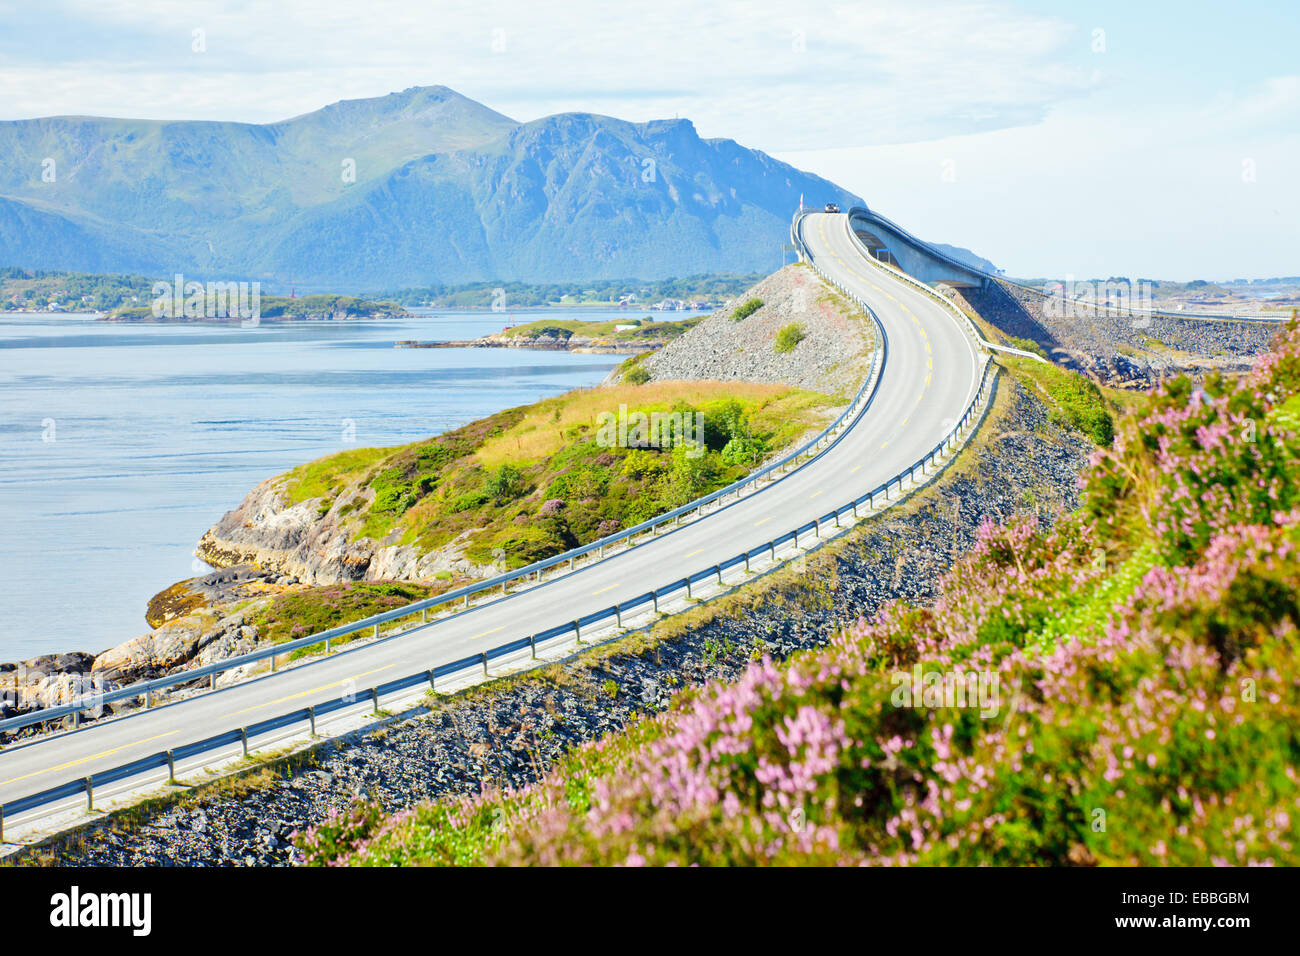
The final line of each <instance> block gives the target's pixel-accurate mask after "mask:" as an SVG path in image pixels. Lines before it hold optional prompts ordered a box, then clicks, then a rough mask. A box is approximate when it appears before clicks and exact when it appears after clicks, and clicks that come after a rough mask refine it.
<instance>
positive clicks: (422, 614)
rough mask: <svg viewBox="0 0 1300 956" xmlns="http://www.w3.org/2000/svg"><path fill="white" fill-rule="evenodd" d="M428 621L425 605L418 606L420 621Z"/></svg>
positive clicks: (425, 622)
mask: <svg viewBox="0 0 1300 956" xmlns="http://www.w3.org/2000/svg"><path fill="white" fill-rule="evenodd" d="M428 621H429V609H428V608H427V607H422V608H420V623H421V624H427V623H428Z"/></svg>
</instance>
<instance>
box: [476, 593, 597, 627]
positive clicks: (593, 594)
mask: <svg viewBox="0 0 1300 956" xmlns="http://www.w3.org/2000/svg"><path fill="white" fill-rule="evenodd" d="M616 587H618V585H617V584H611V585H610V586H609V587H607V588H601V589H600V590H599V591H592V592H591V594H592V596H593V597H594V596H596V595H597V594H604V593H605V592H606V591H612V590H614V588H616ZM497 630H500V628H498V629H497Z"/></svg>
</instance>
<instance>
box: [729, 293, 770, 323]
mask: <svg viewBox="0 0 1300 956" xmlns="http://www.w3.org/2000/svg"><path fill="white" fill-rule="evenodd" d="M762 307H763V300H762V299H748V300H747V301H745V302H743V303H741V304H740V305H738V306H737V307H736V311H734V312H732V313H731V318H732V321H734V322H740V321H742V320H744V319H747V318H749V317H750V316H751V315H753V314H754V313H755V312H757V311H758V310H759V309H761V308H762Z"/></svg>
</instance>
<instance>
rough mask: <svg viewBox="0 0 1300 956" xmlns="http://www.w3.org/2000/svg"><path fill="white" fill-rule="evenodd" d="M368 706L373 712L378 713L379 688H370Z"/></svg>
mask: <svg viewBox="0 0 1300 956" xmlns="http://www.w3.org/2000/svg"><path fill="white" fill-rule="evenodd" d="M370 707H371V710H372V711H373V712H374V713H376V714H377V713H379V688H378V687H372V688H370Z"/></svg>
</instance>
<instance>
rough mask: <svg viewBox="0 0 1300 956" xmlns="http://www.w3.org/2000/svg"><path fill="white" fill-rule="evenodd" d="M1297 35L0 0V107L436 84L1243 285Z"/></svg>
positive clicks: (95, 108)
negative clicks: (607, 122) (763, 160)
mask: <svg viewBox="0 0 1300 956" xmlns="http://www.w3.org/2000/svg"><path fill="white" fill-rule="evenodd" d="M557 6H558V9H557ZM1297 40H1300V12H1298V11H1297V8H1296V3H1295V0H1290V2H1255V3H1251V4H1223V3H1221V2H1220V3H1204V2H1195V0H1193V2H1179V3H1169V2H1161V3H1157V2H1136V0H1127V2H1111V0H1089V2H1072V0H1057V2H1046V0H1005V2H1003V0H990V2H976V3H955V2H950V0H872V2H865V0H854V2H841V3H823V2H804V3H801V2H799V0H780V2H764V0H748V2H739V0H737V2H727V0H654V2H646V3H637V2H619V3H615V2H607V0H565V2H564V3H563V4H561V5H553V4H540V3H537V2H535V0H530V2H518V0H477V2H446V0H434V2H428V0H425V2H419V0H406V2H397V0H365V2H360V0H275V2H255V0H224V2H210V0H184V2H181V0H131V2H125V0H42V2H41V3H39V4H31V3H26V2H22V0H0V120H14V119H28V118H34V117H40V116H52V115H68V114H82V115H85V114H91V115H111V116H129V117H137V118H151V119H223V120H239V121H245V122H270V121H275V120H280V119H284V118H287V117H290V116H295V115H298V114H301V113H306V112H310V111H312V110H315V109H318V108H320V107H322V106H324V105H326V104H328V103H332V102H336V101H338V100H341V99H353V98H358V97H368V96H382V95H384V94H386V93H389V92H392V91H395V90H402V89H405V88H407V87H411V86H428V85H435V84H442V85H446V86H450V87H452V88H453V89H455V90H457V91H459V92H461V93H463V94H464V95H466V96H469V97H471V98H472V99H476V100H479V101H480V102H483V103H485V104H486V105H488V106H490V107H492V108H493V109H495V110H498V111H500V112H502V113H505V114H506V115H508V116H511V117H513V118H515V119H517V120H530V119H536V118H538V117H541V116H546V115H549V114H552V113H558V112H566V111H583V112H596V113H605V114H609V115H613V116H618V117H620V118H623V119H627V120H633V121H645V120H651V119H660V118H666V117H675V116H679V117H683V118H687V119H690V120H692V121H693V122H694V124H695V126H696V128H697V130H698V131H699V132H700V134H701V135H703V136H706V137H722V138H728V139H734V140H737V141H738V142H740V143H742V144H743V145H745V146H749V147H753V148H755V149H761V150H763V151H765V152H768V153H770V154H772V155H774V156H776V157H777V158H779V159H782V160H784V161H786V162H789V163H791V164H793V165H795V166H798V167H800V168H802V169H806V170H809V171H811V172H814V173H817V174H819V175H822V176H825V177H826V178H828V179H830V180H832V181H834V182H836V183H837V184H839V185H841V186H843V187H845V188H847V189H850V190H852V191H853V192H855V193H857V194H858V195H860V196H862V197H863V198H864V199H865V200H866V201H867V203H868V205H870V206H871V207H873V208H875V209H878V210H880V211H881V212H882V213H884V214H885V215H887V216H888V217H890V218H891V219H894V220H895V221H897V222H899V223H900V224H902V225H904V226H905V227H906V228H908V229H909V230H910V231H911V232H913V233H914V234H917V235H920V236H923V237H925V238H928V239H931V240H934V241H941V242H950V243H954V244H956V245H961V246H966V247H968V248H971V249H973V250H975V251H976V252H978V253H979V254H981V255H983V256H985V257H987V258H989V259H992V260H993V261H994V262H996V263H997V264H998V265H999V266H1000V267H1001V268H1003V269H1005V270H1006V271H1007V273H1008V274H1011V275H1016V276H1022V277H1043V276H1056V277H1063V276H1067V275H1069V276H1076V277H1080V278H1083V277H1105V276H1129V277H1134V278H1136V277H1146V278H1161V279H1182V280H1186V279H1194V278H1202V279H1211V280H1224V279H1233V278H1263V277H1269V276H1277V275H1291V276H1294V275H1300V60H1297V58H1296V50H1297V48H1298V47H1297ZM807 198H808V200H809V201H810V202H816V201H817V197H807Z"/></svg>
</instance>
